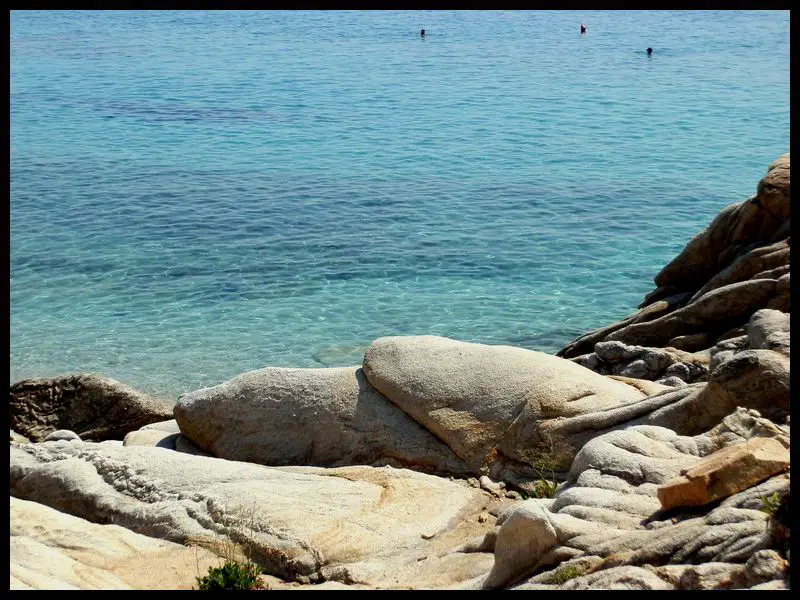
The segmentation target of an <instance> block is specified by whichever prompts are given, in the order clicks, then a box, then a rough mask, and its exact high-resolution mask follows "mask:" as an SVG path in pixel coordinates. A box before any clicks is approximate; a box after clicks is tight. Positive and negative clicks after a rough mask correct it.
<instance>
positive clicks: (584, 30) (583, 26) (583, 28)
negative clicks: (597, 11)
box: [581, 23, 586, 33]
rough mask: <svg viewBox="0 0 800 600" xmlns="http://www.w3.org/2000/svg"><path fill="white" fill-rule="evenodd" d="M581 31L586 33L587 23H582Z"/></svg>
mask: <svg viewBox="0 0 800 600" xmlns="http://www.w3.org/2000/svg"><path fill="white" fill-rule="evenodd" d="M581 33H586V25H584V24H583V23H581Z"/></svg>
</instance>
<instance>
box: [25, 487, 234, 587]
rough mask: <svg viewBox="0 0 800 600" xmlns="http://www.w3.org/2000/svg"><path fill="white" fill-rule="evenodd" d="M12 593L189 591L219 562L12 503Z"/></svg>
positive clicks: (206, 554)
mask: <svg viewBox="0 0 800 600" xmlns="http://www.w3.org/2000/svg"><path fill="white" fill-rule="evenodd" d="M10 508H11V544H10V563H11V573H10V574H11V589H12V590H14V589H39V590H67V589H81V590H90V589H105V590H127V589H139V590H143V589H173V590H179V589H184V590H188V589H191V588H192V587H193V586H195V587H196V586H197V582H196V579H195V578H196V577H197V576H198V575H204V574H206V573H207V572H208V568H209V567H216V566H219V564H220V563H221V562H222V561H221V559H220V558H219V557H218V556H216V555H215V554H212V553H211V552H209V551H208V550H205V549H204V548H199V547H187V546H183V545H181V544H176V543H174V542H168V541H166V540H158V539H155V538H151V537H147V536H144V535H141V534H138V533H134V532H132V531H129V530H128V529H125V528H124V527H120V526H118V525H99V524H96V523H90V522H89V521H86V520H84V519H80V518H78V517H74V516H72V515H68V514H65V513H63V512H59V511H57V510H54V509H52V508H50V507H48V506H45V505H43V504H38V503H36V502H30V501H27V500H20V499H18V498H14V497H12V498H11V506H10Z"/></svg>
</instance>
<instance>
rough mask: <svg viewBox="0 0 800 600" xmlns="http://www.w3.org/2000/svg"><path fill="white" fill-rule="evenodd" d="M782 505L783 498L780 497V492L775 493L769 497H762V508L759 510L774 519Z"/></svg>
mask: <svg viewBox="0 0 800 600" xmlns="http://www.w3.org/2000/svg"><path fill="white" fill-rule="evenodd" d="M780 505H781V498H780V496H779V495H778V492H773V493H772V494H770V495H769V496H761V508H760V509H759V510H760V511H761V512H765V513H767V514H768V515H769V516H770V517H772V516H773V515H774V514H775V511H776V510H778V507H779V506H780Z"/></svg>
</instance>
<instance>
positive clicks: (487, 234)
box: [10, 11, 789, 399]
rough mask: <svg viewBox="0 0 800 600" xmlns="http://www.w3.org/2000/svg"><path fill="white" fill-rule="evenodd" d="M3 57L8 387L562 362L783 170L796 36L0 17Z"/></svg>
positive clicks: (694, 25)
mask: <svg viewBox="0 0 800 600" xmlns="http://www.w3.org/2000/svg"><path fill="white" fill-rule="evenodd" d="M580 23H585V24H586V25H587V33H586V34H585V35H580V33H579V25H580ZM421 28H425V29H426V30H427V35H426V36H425V39H424V40H423V39H421V38H420V36H419V30H420V29H421ZM10 38H11V39H10V49H11V63H10V70H11V76H10V86H11V91H10V102H11V113H10V127H11V133H10V151H11V159H10V174H11V183H10V189H11V197H10V201H11V204H10V227H11V230H10V283H11V309H10V313H11V314H10V318H11V340H10V342H11V365H10V366H11V381H12V382H13V381H17V380H19V379H23V378H28V377H37V376H52V375H57V374H61V373H66V372H74V371H93V372H100V373H103V374H105V375H107V376H110V377H114V378H116V379H119V380H121V381H124V382H126V383H129V384H131V385H133V386H135V387H137V388H139V389H141V390H143V391H147V392H150V393H152V394H155V395H159V396H163V397H168V398H172V399H175V398H177V396H178V394H180V393H182V392H185V391H189V390H193V389H197V388H200V387H204V386H209V385H214V384H217V383H220V382H222V381H224V380H226V379H228V378H230V377H232V376H235V375H237V374H239V373H242V372H244V371H248V370H251V369H256V368H260V367H264V366H289V367H320V366H342V365H353V364H359V363H360V362H361V359H362V356H363V352H364V350H365V348H366V347H367V346H368V345H369V343H370V342H371V341H372V340H374V339H375V338H378V337H380V336H385V335H405V334H436V335H443V336H448V337H452V338H456V339H460V340H466V341H476V342H483V343H489V344H511V345H515V346H522V347H525V348H532V349H536V350H542V351H545V352H555V351H556V350H558V349H559V348H560V347H562V346H563V345H565V344H566V343H567V342H568V341H570V340H571V339H573V338H575V337H576V336H578V335H580V334H582V333H584V332H586V331H588V330H590V329H593V328H596V327H599V326H603V325H606V324H608V323H610V322H612V321H614V320H617V319H619V318H621V317H624V316H625V315H627V314H629V313H631V312H633V311H634V310H635V309H636V306H637V305H638V304H639V302H640V301H641V299H642V297H643V296H644V294H646V293H647V292H648V291H650V290H651V289H652V288H653V287H654V286H653V283H652V278H653V276H655V274H656V273H657V272H658V271H659V269H660V268H661V267H662V266H663V265H664V264H666V262H668V261H669V260H670V259H671V258H672V257H673V256H674V255H675V254H676V253H677V252H679V251H680V250H681V248H682V247H683V246H684V245H685V244H686V242H687V241H688V240H689V239H691V237H692V236H694V235H695V234H697V233H698V232H699V231H700V230H702V229H703V228H704V227H705V226H706V225H707V224H708V223H709V222H710V220H711V219H712V218H713V217H714V216H715V215H716V214H717V212H718V211H719V210H720V209H721V208H723V207H724V206H726V205H728V204H731V203H734V202H740V201H742V200H744V199H746V198H747V197H748V196H750V195H751V194H753V193H754V192H755V188H756V184H757V183H758V180H759V179H760V178H761V177H762V176H763V175H764V173H765V172H766V167H767V165H768V164H769V163H770V162H771V161H773V160H774V159H776V158H778V157H779V156H780V155H781V154H783V153H785V152H787V151H788V150H789V13H788V11H782V12H777V11H765V12H737V11H719V12H707V11H699V12H689V11H652V12H628V11H607V12H567V11H542V12H517V11H509V12H493V11H489V12H470V11H467V12H439V11H434V12H417V11H412V12H384V11H363V12H359V11H356V12H328V11H319V12H315V11H308V12H293V11H288V12H271V11H265V12H250V11H245V12H226V11H220V12H204V11H180V12H169V11H165V12H147V11H142V12H138V11H134V12H128V11H118V12H115V11H110V12H73V11H50V12H47V11H45V12H37V11H13V12H12V13H11V29H10ZM648 46H650V47H652V48H653V50H654V51H653V54H652V56H651V57H648V56H647V54H646V52H645V49H646V48H647V47H648Z"/></svg>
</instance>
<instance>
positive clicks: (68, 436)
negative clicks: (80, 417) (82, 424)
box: [42, 429, 81, 442]
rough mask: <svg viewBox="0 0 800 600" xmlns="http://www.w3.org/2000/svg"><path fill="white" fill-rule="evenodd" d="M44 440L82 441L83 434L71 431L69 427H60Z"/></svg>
mask: <svg viewBox="0 0 800 600" xmlns="http://www.w3.org/2000/svg"><path fill="white" fill-rule="evenodd" d="M42 441H43V442H59V441H63V442H73V441H74V442H80V441H81V436H79V435H78V434H77V433H75V432H74V431H70V430H69V429H59V430H57V431H54V432H52V433H48V434H47V435H46V436H45V438H44V440H42Z"/></svg>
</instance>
